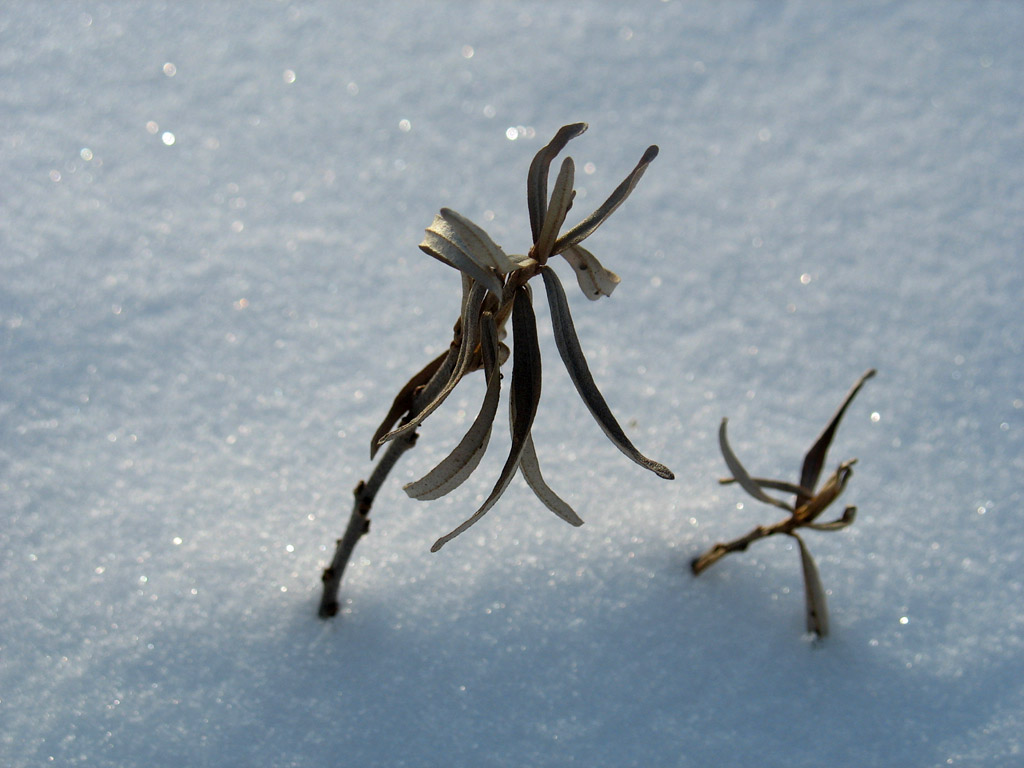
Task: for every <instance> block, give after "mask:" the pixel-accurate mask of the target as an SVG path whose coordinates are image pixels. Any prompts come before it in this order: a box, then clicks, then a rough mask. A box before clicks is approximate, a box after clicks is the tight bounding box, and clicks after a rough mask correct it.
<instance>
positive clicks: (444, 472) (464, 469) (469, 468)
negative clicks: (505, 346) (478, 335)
mask: <svg viewBox="0 0 1024 768" xmlns="http://www.w3.org/2000/svg"><path fill="white" fill-rule="evenodd" d="M481 325H482V328H483V338H482V340H481V343H480V344H481V347H482V352H483V358H484V374H485V376H486V378H487V392H486V394H485V395H484V400H483V403H482V404H481V406H480V413H479V414H477V417H476V419H474V420H473V424H472V426H470V428H469V430H468V431H467V432H466V435H465V436H464V437H463V438H462V440H461V441H460V442H459V444H458V445H457V446H456V447H455V449H454V450H453V451H452V452H451V453H450V454H448V456H447V457H445V458H444V459H443V460H442V461H441V463H439V464H438V465H437V466H436V467H434V468H433V469H432V470H430V472H428V473H427V474H426V475H424V476H423V477H422V478H420V479H419V480H417V481H416V482H414V483H409V484H407V485H406V486H405V487H404V490H405V492H406V493H407V494H409V496H410V497H412V498H414V499H421V500H424V501H430V500H432V499H439V498H441V497H442V496H444V495H445V494H447V493H450V492H451V491H453V490H454V489H456V488H458V487H459V486H460V485H461V484H462V483H463V482H464V481H465V480H466V478H467V477H469V476H470V475H471V474H473V470H475V469H476V467H477V465H478V464H479V463H480V460H481V459H482V458H483V455H484V453H485V452H486V450H487V443H488V441H489V440H490V437H491V425H492V424H493V423H494V416H495V414H496V413H497V411H498V399H499V396H500V393H501V373H500V370H499V368H498V361H497V354H498V330H497V327H496V326H495V323H494V316H493V315H492V314H491V313H490V312H484V315H483V319H482V321H481Z"/></svg>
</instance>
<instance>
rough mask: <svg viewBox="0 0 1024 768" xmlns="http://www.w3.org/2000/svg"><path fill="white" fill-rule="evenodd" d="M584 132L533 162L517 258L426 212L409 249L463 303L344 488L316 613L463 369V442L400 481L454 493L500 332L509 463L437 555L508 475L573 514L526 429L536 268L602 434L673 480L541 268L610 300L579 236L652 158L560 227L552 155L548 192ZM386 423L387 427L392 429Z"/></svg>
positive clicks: (568, 172)
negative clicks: (629, 423)
mask: <svg viewBox="0 0 1024 768" xmlns="http://www.w3.org/2000/svg"><path fill="white" fill-rule="evenodd" d="M586 129H587V126H586V124H585V123H575V124H573V125H567V126H564V127H563V128H561V129H560V130H559V131H558V133H557V134H556V135H555V137H554V138H553V139H552V140H551V142H550V143H549V144H548V145H547V146H545V147H544V148H543V149H541V150H540V152H538V153H537V155H536V156H535V157H534V159H533V162H532V164H531V165H530V170H529V174H528V177H527V188H526V195H527V206H528V208H529V214H530V228H531V230H532V234H533V245H532V246H531V247H530V250H529V252H528V253H527V254H526V255H525V256H514V255H512V256H510V255H506V254H505V252H504V251H503V250H502V249H501V248H500V247H499V246H498V245H496V244H495V243H494V241H492V240H491V238H490V237H489V236H488V235H487V233H486V232H484V231H483V230H482V229H481V228H480V227H478V226H477V225H476V224H474V223H473V222H471V221H469V220H468V219H466V218H465V217H464V216H461V215H460V214H458V213H456V212H455V211H452V210H450V209H448V208H443V209H441V212H440V213H439V214H438V215H437V216H436V217H435V218H434V221H433V223H432V224H431V225H430V227H429V228H428V229H427V231H426V238H425V239H424V240H423V242H422V243H421V244H420V249H421V250H423V252H424V253H426V254H428V255H430V256H432V257H434V258H435V259H437V260H438V261H440V262H442V263H444V264H446V265H448V266H450V267H454V268H455V269H457V270H458V271H459V272H460V275H461V278H462V307H461V312H460V315H459V318H458V320H457V321H456V323H455V327H454V337H453V340H452V343H451V345H450V347H449V348H448V350H447V351H446V352H444V353H443V354H442V355H440V356H439V357H437V358H436V359H435V360H433V361H431V362H430V363H428V364H427V365H426V366H425V367H424V368H423V369H422V370H421V371H419V373H417V374H416V375H415V376H413V377H412V378H411V379H410V380H409V382H408V383H407V384H406V385H405V386H404V387H403V388H402V389H401V391H400V392H399V393H398V395H397V397H395V400H394V403H393V404H392V406H391V409H390V410H389V411H388V414H387V416H386V417H385V418H384V420H383V422H381V425H380V427H379V428H378V429H377V431H376V433H375V434H374V436H373V439H372V441H371V445H370V457H371V458H373V457H374V456H375V455H376V454H377V451H378V450H379V449H380V448H381V447H383V446H385V445H386V446H387V448H386V449H385V451H384V454H383V455H382V457H381V459H380V460H379V463H378V465H377V467H376V468H375V470H374V472H373V474H372V475H371V476H370V479H369V480H368V481H366V482H361V483H360V484H359V485H358V486H357V487H356V489H355V496H356V501H355V505H354V508H353V512H352V515H351V517H350V519H349V524H348V528H347V529H346V532H345V535H344V536H343V537H342V538H341V539H339V540H338V545H337V548H336V550H335V555H334V559H333V561H332V563H331V565H330V566H329V567H328V568H327V569H326V570H325V571H324V574H323V581H324V593H323V598H322V600H321V604H320V615H321V616H322V617H327V616H333V615H334V614H335V613H336V612H337V610H338V603H337V592H338V587H339V585H340V582H341V575H342V572H343V571H344V568H345V564H346V563H347V561H348V558H349V556H350V555H351V552H352V549H353V547H354V546H355V544H356V542H357V541H358V540H359V538H360V537H361V536H362V535H363V534H364V533H365V532H366V531H367V530H368V519H367V516H368V514H369V512H370V507H371V505H372V503H373V499H374V496H375V495H376V492H377V490H378V489H379V487H380V485H381V484H382V483H383V481H384V479H385V477H386V476H387V473H388V472H389V471H390V469H391V467H393V466H394V464H395V462H396V461H397V460H398V458H399V457H400V456H401V455H402V453H404V452H405V451H407V450H408V449H409V448H411V447H412V446H413V444H414V443H415V440H416V428H417V427H418V426H419V425H420V424H421V423H422V422H423V420H424V419H426V418H427V417H428V416H429V415H430V414H431V413H433V412H434V411H435V410H436V409H437V408H438V406H440V405H441V404H442V403H443V402H444V401H445V399H446V398H447V397H448V396H449V395H450V394H451V393H452V391H453V390H454V389H455V387H456V386H457V385H458V383H459V382H460V381H461V380H462V379H463V378H464V377H465V376H466V375H468V374H469V373H472V372H473V371H477V370H481V369H482V370H483V372H484V378H485V380H486V393H485V395H484V398H483V403H482V404H481V406H480V412H479V413H478V415H477V417H476V418H475V419H474V421H473V423H472V424H471V425H470V427H469V430H468V431H467V432H466V434H465V436H464V437H463V438H462V440H461V441H460V442H459V443H458V445H456V446H455V448H454V449H453V450H452V452H451V453H450V454H448V456H447V457H445V458H444V459H443V460H442V461H441V462H440V463H439V464H438V465H437V466H436V467H434V469H432V470H431V471H430V472H428V473H427V474H426V475H425V476H424V477H422V478H421V479H419V480H417V481H416V482H413V483H409V484H408V485H406V486H405V491H406V493H407V494H409V496H411V497H412V498H416V499H427V500H429V499H436V498H439V497H441V496H443V495H445V494H447V493H449V492H450V491H452V490H454V489H455V488H456V487H458V486H459V485H460V484H461V483H463V482H464V481H465V480H466V478H468V477H469V476H470V475H471V474H472V472H473V471H474V470H475V469H476V467H477V465H478V464H479V462H480V460H481V458H482V457H483V454H484V452H485V450H486V448H487V443H488V441H489V439H490V435H491V428H492V424H493V421H494V418H495V416H496V415H497V409H498V400H499V396H500V388H501V378H502V377H501V373H500V369H501V366H502V365H503V364H504V362H505V361H506V359H507V358H508V357H509V356H510V354H509V350H508V348H507V347H506V346H505V344H504V343H503V341H502V340H503V339H504V337H505V335H506V331H505V327H506V325H507V323H508V321H509V319H511V326H512V337H513V344H512V352H511V358H512V382H511V387H510V391H509V411H510V423H511V435H512V443H511V449H510V451H509V454H508V458H507V459H506V460H505V464H504V466H503V467H502V470H501V472H500V474H499V476H498V479H497V481H496V482H495V484H494V488H493V489H492V491H491V493H490V494H489V495H488V496H487V499H486V500H485V501H484V503H483V504H482V505H481V506H480V507H479V508H478V509H477V510H476V511H475V512H474V513H473V514H472V515H471V516H470V517H469V518H468V519H467V520H466V521H465V522H463V523H462V524H461V525H459V526H458V527H457V528H455V529H454V530H453V531H451V532H450V533H448V534H446V535H444V536H442V537H441V538H439V539H438V540H437V541H436V542H435V543H434V545H433V547H432V548H431V551H434V552H436V551H437V550H439V549H440V548H441V547H442V546H444V545H445V544H446V543H447V542H449V541H450V540H451V539H453V538H455V537H456V536H458V535H459V534H460V533H462V532H464V531H465V530H466V529H467V528H469V527H470V526H471V525H473V524H474V523H476V522H477V521H478V520H480V518H481V517H483V516H484V515H485V514H486V513H487V512H488V510H490V509H491V508H492V507H493V506H494V504H495V503H496V502H497V501H498V499H499V498H500V497H501V495H502V494H503V493H504V491H505V489H506V488H508V485H509V483H510V482H511V481H512V478H513V477H514V476H515V474H516V473H517V472H519V473H521V474H522V475H523V478H524V479H525V480H526V483H527V485H529V487H530V488H531V489H532V490H533V492H534V493H535V494H536V495H537V498H539V499H540V500H541V502H543V504H544V505H545V506H546V507H547V508H548V509H550V510H551V511H552V512H554V513H555V514H556V515H558V516H559V517H560V518H562V519H563V520H565V521H566V522H568V523H570V524H571V525H581V524H582V523H583V521H582V520H581V519H580V517H579V516H578V515H577V514H576V512H574V511H573V509H572V508H571V507H570V506H569V505H568V504H567V503H566V502H565V501H563V500H562V499H561V498H560V497H559V496H558V495H557V494H556V493H555V492H554V491H553V490H551V488H550V487H548V485H547V483H546V482H545V481H544V478H543V477H542V475H541V471H540V464H539V462H538V459H537V452H536V450H535V448H534V445H533V439H532V437H531V430H532V427H533V421H534V417H535V415H536V413H537V407H538V403H539V401H540V393H541V359H540V347H539V345H538V341H537V322H536V318H535V315H534V311H533V298H532V292H531V289H530V286H529V285H528V284H527V283H528V281H529V280H530V279H531V278H533V277H536V276H537V275H540V277H541V281H542V282H543V284H544V290H545V293H546V294H547V300H548V306H549V309H550V314H551V320H552V326H553V330H554V337H555V344H556V347H557V349H558V352H559V355H560V356H561V358H562V362H563V363H564V364H565V367H566V369H567V370H568V372H569V377H570V378H571V380H572V382H573V384H574V385H575V386H576V389H577V391H578V392H579V394H580V396H581V397H582V399H583V402H584V403H585V404H586V406H587V408H589V410H590V412H591V413H592V414H593V416H594V418H595V419H596V420H597V422H598V424H600V426H601V428H602V429H603V430H604V432H605V434H606V435H607V436H608V438H609V439H610V440H611V441H612V443H614V444H615V445H616V446H617V447H618V448H619V450H621V451H622V452H623V453H624V454H626V456H628V457H629V458H630V459H632V460H633V461H635V462H636V463H637V464H639V465H640V466H642V467H644V468H646V469H649V470H651V471H652V472H654V473H656V474H657V475H659V476H660V477H663V478H666V479H672V477H673V475H672V473H671V472H670V471H669V470H668V469H667V468H666V467H664V466H663V465H661V464H659V463H657V462H655V461H652V460H650V459H648V458H647V457H646V456H644V455H643V454H641V453H640V452H639V451H638V450H637V449H636V448H635V447H634V446H633V444H632V443H631V442H630V441H629V438H628V437H626V434H625V433H624V432H623V430H622V428H621V427H620V426H619V424H618V422H617V421H616V420H615V417H614V416H613V415H612V412H611V410H610V409H609V408H608V405H607V403H606V402H605V399H604V397H603V396H602V395H601V393H600V391H599V390H598V389H597V386H596V385H595V383H594V379H593V377H592V376H591V374H590V369H589V368H588V366H587V361H586V358H585V357H584V356H583V350H582V349H581V347H580V343H579V339H578V338H577V336H576V330H575V328H574V326H573V321H572V316H571V314H570V312H569V304H568V301H567V300H566V296H565V291H564V290H563V288H562V284H561V282H560V281H559V279H558V276H557V275H556V274H555V271H554V270H553V269H552V268H551V266H550V265H549V263H548V262H549V260H550V259H551V258H552V257H553V256H559V255H560V256H563V257H564V258H565V260H566V261H567V262H568V263H569V265H570V267H571V268H572V269H573V270H574V272H575V274H576V279H577V282H578V283H579V286H580V288H581V289H582V291H583V293H584V294H585V295H586V296H587V298H588V299H591V300H596V299H598V298H600V297H601V296H609V295H611V293H612V291H613V290H614V289H615V286H616V285H618V283H619V277H618V275H616V274H615V273H614V272H611V271H609V270H607V269H605V268H604V267H603V266H602V265H601V263H600V262H599V261H598V260H597V258H596V257H595V256H594V255H593V254H592V253H590V252H589V251H587V250H586V249H584V248H583V247H582V246H581V245H580V243H581V242H582V241H583V240H585V239H586V238H587V237H589V236H590V235H591V234H593V232H594V230H596V229H597V228H598V227H599V226H600V225H601V224H602V223H603V222H604V221H605V220H606V219H607V218H608V217H609V216H610V215H611V214H612V213H613V212H614V211H615V209H616V208H618V207H619V206H620V205H621V204H622V203H623V201H625V199H626V198H627V197H628V196H629V194H630V193H631V192H632V191H633V189H634V187H635V186H636V185H637V183H638V182H639V181H640V177H641V176H643V174H644V171H645V170H646V169H647V166H648V165H649V164H650V162H651V161H652V160H654V158H655V157H656V156H657V154H658V148H657V147H656V146H651V147H648V149H647V151H646V152H644V154H643V156H642V157H641V158H640V162H639V163H637V165H636V167H635V168H634V169H633V170H632V172H631V173H630V174H629V175H628V176H627V177H626V179H625V180H624V181H623V182H622V183H621V184H620V185H619V186H618V187H617V188H616V189H615V191H614V192H612V194H611V196H610V197H609V198H608V199H607V200H606V201H605V202H604V203H603V204H602V205H601V206H600V207H599V208H598V209H597V210H596V211H594V212H593V213H592V214H590V215H589V216H587V217H586V218H585V219H583V221H581V222H580V223H579V224H576V225H575V226H574V227H571V228H570V229H569V230H568V231H566V232H564V233H562V234H561V235H560V234H559V231H560V230H561V228H562V225H563V224H564V222H565V218H566V214H568V212H569V209H570V208H571V207H572V203H573V198H574V196H575V191H574V190H573V178H574V169H575V166H574V164H573V161H572V158H570V157H567V158H565V160H563V161H562V164H561V168H560V170H559V172H558V177H557V178H556V180H555V184H554V189H553V191H552V194H551V197H550V199H549V198H548V171H549V168H550V165H551V162H552V161H553V160H554V159H555V157H556V156H557V155H558V153H559V152H561V151H562V149H563V148H564V147H565V146H566V144H567V143H568V142H569V141H570V140H572V139H574V138H576V137H577V136H579V135H580V134H581V133H583V132H584V131H585V130H586ZM396 425H397V426H396Z"/></svg>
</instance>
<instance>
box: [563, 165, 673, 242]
mask: <svg viewBox="0 0 1024 768" xmlns="http://www.w3.org/2000/svg"><path fill="white" fill-rule="evenodd" d="M657 156H658V148H657V147H656V146H654V145H651V146H649V147H648V148H647V151H646V152H644V154H643V157H641V158H640V162H639V163H637V164H636V167H635V168H634V169H633V170H632V171H630V173H629V176H627V177H626V179H625V181H623V182H622V183H621V184H619V186H617V187H616V188H615V191H614V192H612V194H611V196H610V197H609V198H608V199H607V200H605V201H604V203H603V204H602V205H601V207H600V208H598V209H597V210H596V211H594V212H593V213H592V214H590V215H589V216H587V218H585V219H584V220H583V221H581V222H580V223H579V224H577V225H576V226H575V227H573V228H572V229H570V230H569V231H568V232H566V233H565V234H564V235H562V236H561V237H560V238H558V241H557V242H556V243H555V247H554V250H553V253H561V252H562V251H564V250H565V249H566V248H569V247H571V246H573V245H576V244H578V243H580V242H582V241H583V240H585V239H586V238H588V237H590V236H591V235H592V234H593V233H594V230H595V229H597V228H598V227H599V226H601V225H602V224H603V223H604V222H605V220H606V219H607V218H608V217H609V216H611V215H612V214H613V213H614V212H615V209H616V208H618V207H619V206H620V205H622V203H623V202H625V200H626V198H627V197H629V194H630V192H632V191H633V189H634V188H635V187H636V185H637V183H639V181H640V178H641V177H642V176H643V175H644V171H646V170H647V166H648V165H650V164H651V161H652V160H654V158H656V157H657Z"/></svg>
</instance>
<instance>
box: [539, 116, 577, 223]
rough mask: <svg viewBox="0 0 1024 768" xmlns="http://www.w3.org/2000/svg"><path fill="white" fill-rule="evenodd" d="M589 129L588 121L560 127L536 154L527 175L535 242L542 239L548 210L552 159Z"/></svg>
mask: <svg viewBox="0 0 1024 768" xmlns="http://www.w3.org/2000/svg"><path fill="white" fill-rule="evenodd" d="M585 130H587V124H586V123H572V124H571V125H563V126H562V127H561V128H559V129H558V132H557V133H556V134H555V137H554V138H553V139H551V141H549V142H548V143H547V145H546V146H545V147H544V148H543V149H541V150H540V152H538V153H537V154H536V155H534V158H533V162H532V163H530V171H529V173H528V174H527V176H526V205H527V207H528V208H529V210H530V230H531V232H532V234H533V242H537V241H538V240H539V239H540V230H541V228H542V227H543V225H544V219H545V217H546V216H547V210H548V169H549V168H550V167H551V161H552V160H554V159H555V158H556V157H557V156H558V153H559V152H561V151H562V150H563V149H565V145H566V144H568V143H569V142H570V141H572V140H573V139H575V138H576V137H577V136H579V135H580V134H581V133H583V132H584V131H585Z"/></svg>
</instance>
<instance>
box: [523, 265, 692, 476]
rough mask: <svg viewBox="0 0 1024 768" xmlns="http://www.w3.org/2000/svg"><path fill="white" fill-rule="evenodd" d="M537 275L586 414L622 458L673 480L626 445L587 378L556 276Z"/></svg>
mask: <svg viewBox="0 0 1024 768" xmlns="http://www.w3.org/2000/svg"><path fill="white" fill-rule="evenodd" d="M540 273H541V275H542V276H543V278H544V288H545V289H546V291H547V295H548V306H549V308H550V310H551V324H552V326H553V327H554V331H555V346H557V347H558V353H559V354H560V355H561V357H562V362H564V363H565V368H566V370H567V371H568V372H569V378H571V379H572V383H573V384H574V385H575V386H576V391H577V392H579V393H580V397H581V398H583V402H584V403H585V404H586V406H587V408H589V409H590V413H591V414H593V416H594V418H595V419H596V420H597V423H598V424H599V425H600V426H601V429H602V430H604V433H605V434H606V435H607V436H608V439H609V440H611V441H612V443H614V444H615V446H616V447H617V448H618V449H619V450H620V451H622V452H623V453H624V454H626V456H628V457H629V458H630V459H632V460H633V461H635V462H636V463H637V464H639V465H640V466H641V467H644V468H645V469H649V470H651V471H652V472H654V473H655V474H656V475H658V476H659V477H663V478H665V479H666V480H672V479H674V478H675V475H673V474H672V472H671V471H670V470H669V469H668V468H667V467H665V466H664V465H662V464H659V463H658V462H656V461H652V460H651V459H648V458H647V457H646V456H644V455H643V454H642V453H640V451H638V450H637V449H636V448H635V447H634V446H633V444H632V443H631V442H630V441H629V438H628V437H626V434H625V432H623V431H622V427H620V426H619V423H618V422H617V421H616V420H615V416H613V415H612V412H611V409H610V408H609V407H608V404H607V403H606V402H605V399H604V396H603V395H602V394H601V392H600V391H599V390H598V388H597V385H596V384H595V383H594V377H593V376H592V375H591V374H590V368H589V366H588V365H587V359H586V357H584V355H583V349H582V348H581V347H580V340H579V338H578V337H577V336H576V328H575V326H574V325H573V322H572V315H571V314H570V312H569V302H568V301H567V300H566V298H565V291H564V290H563V288H562V284H561V282H560V281H559V280H558V276H557V275H556V274H555V272H554V270H552V269H551V268H550V267H542V268H541V270H540Z"/></svg>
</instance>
